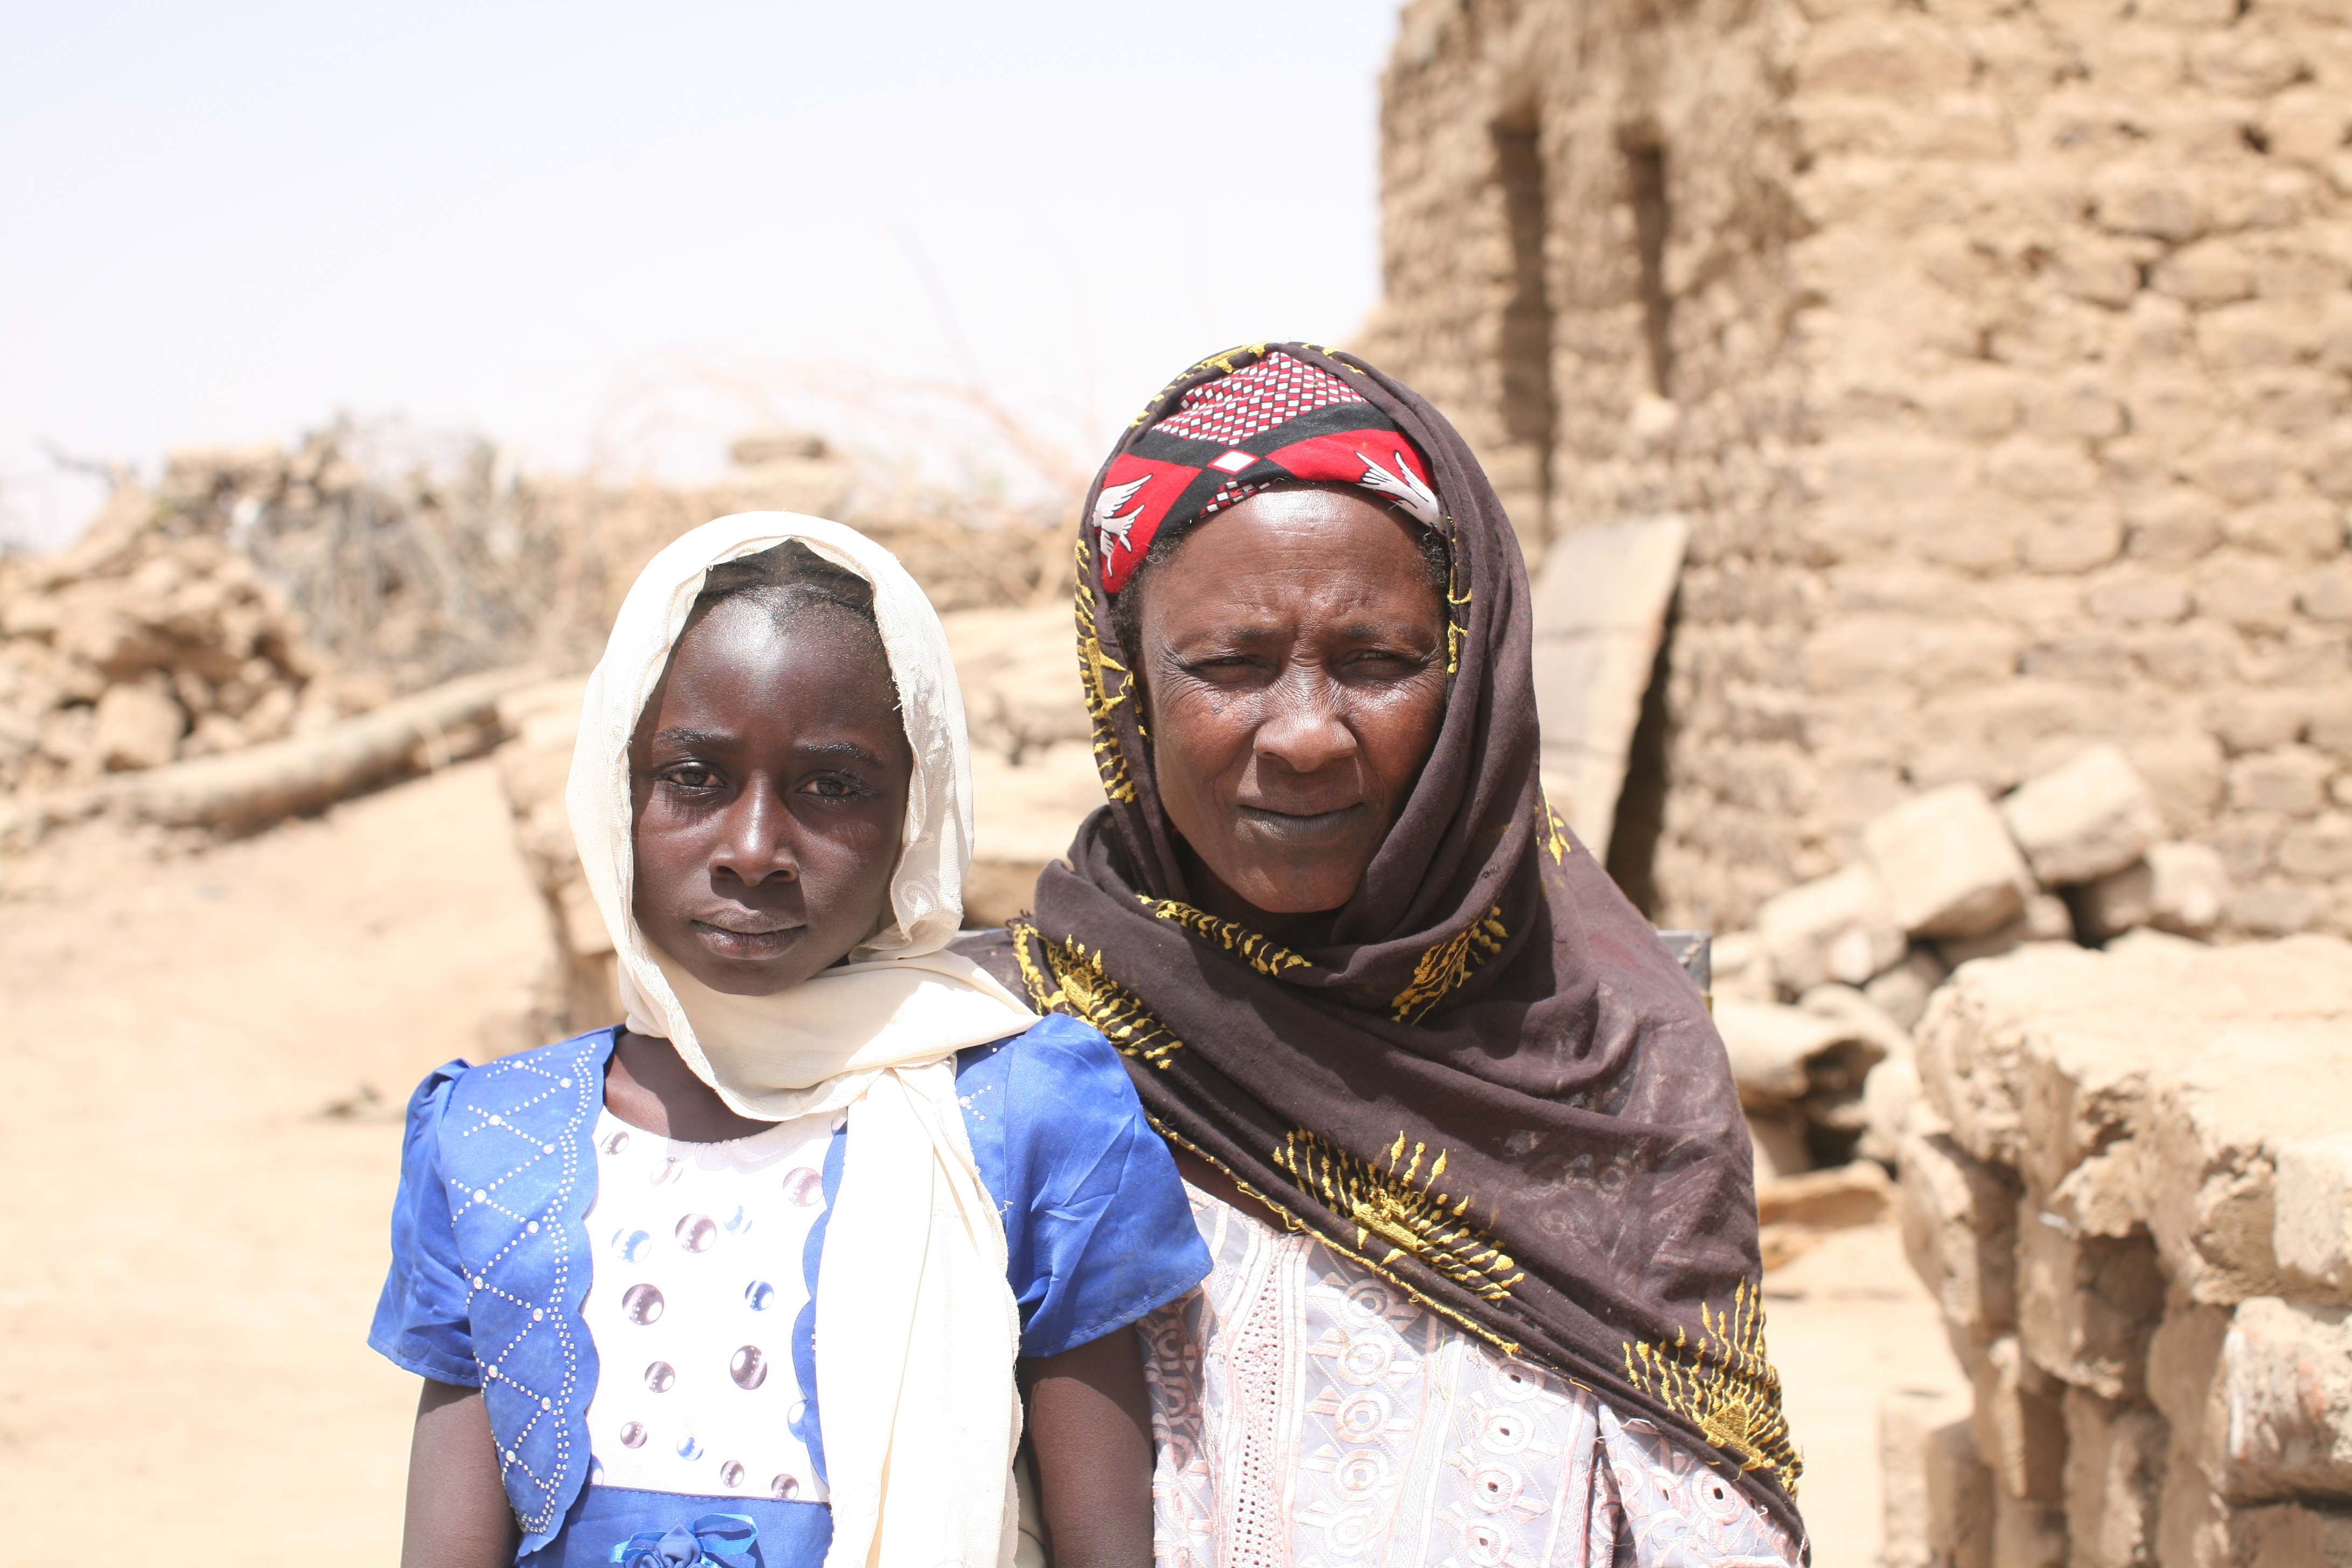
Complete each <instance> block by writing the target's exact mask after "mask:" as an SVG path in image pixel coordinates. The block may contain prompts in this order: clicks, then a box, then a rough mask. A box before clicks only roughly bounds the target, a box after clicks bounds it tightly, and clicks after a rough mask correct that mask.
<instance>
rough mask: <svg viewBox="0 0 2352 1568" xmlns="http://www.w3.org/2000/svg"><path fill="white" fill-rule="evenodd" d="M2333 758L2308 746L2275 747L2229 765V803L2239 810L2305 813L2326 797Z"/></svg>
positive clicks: (2308, 814) (2332, 771)
mask: <svg viewBox="0 0 2352 1568" xmlns="http://www.w3.org/2000/svg"><path fill="white" fill-rule="evenodd" d="M2335 772H2336V760H2335V759H2334V758H2332V757H2330V756H2328V755H2327V754H2326V753H2325V752H2316V751H2314V750H2313V749H2312V748H2310V747H2308V746H2279V747H2276V748H2274V749H2273V750H2271V751H2268V752H2258V753H2256V754H2255V755H2252V756H2250V757H2240V758H2239V759H2238V760H2237V761H2236V762H2234V763H2231V764H2230V804H2231V805H2232V806H2235V807H2237V808H2238V809H2239V810H2242V811H2275V812H2278V813H2280V814H2281V815H2283V816H2312V815H2313V814H2314V813H2315V812H2317V811H2318V810H2319V807H2320V803H2321V802H2323V801H2324V800H2326V798H2327V780H2328V778H2329V776H2330V775H2331V774H2333V773H2335Z"/></svg>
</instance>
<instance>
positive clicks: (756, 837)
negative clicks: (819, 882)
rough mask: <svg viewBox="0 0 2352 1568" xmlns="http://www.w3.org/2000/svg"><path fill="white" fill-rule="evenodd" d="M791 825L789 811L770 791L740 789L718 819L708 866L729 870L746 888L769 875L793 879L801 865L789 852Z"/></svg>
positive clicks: (790, 850) (718, 869)
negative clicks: (717, 827) (740, 791)
mask: <svg viewBox="0 0 2352 1568" xmlns="http://www.w3.org/2000/svg"><path fill="white" fill-rule="evenodd" d="M791 826H792V812H791V811H790V809H788V808H787V807H786V806H785V805H784V803H783V801H782V799H781V798H779V797H778V796H777V795H776V793H775V792H774V791H773V790H771V789H765V788H751V789H746V790H744V791H743V792H742V793H741V794H740V795H737V796H736V797H735V801H734V804H733V805H730V806H729V807H728V809H727V813H726V815H725V816H723V817H722V818H721V819H720V822H719V837H718V839H717V841H716V842H715V843H714V844H713V845H712V846H711V855H710V868H711V869H712V870H713V871H727V872H730V873H731V874H732V875H733V876H735V877H736V878H737V879H740V881H742V882H743V883H744V884H745V885H746V886H748V887H757V886H759V885H760V884H761V882H764V881H767V880H768V879H770V878H781V879H783V880H784V881H787V882H789V881H793V880H795V879H798V878H799V876H800V874H801V868H800V862H799V861H798V860H797V859H796V858H794V857H793V852H792V842H791V841H792V834H791V831H790V829H791Z"/></svg>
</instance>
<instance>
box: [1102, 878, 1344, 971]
mask: <svg viewBox="0 0 2352 1568" xmlns="http://www.w3.org/2000/svg"><path fill="white" fill-rule="evenodd" d="M1135 896H1136V898H1137V899H1138V900H1140V901H1141V903H1142V905H1143V907H1144V908H1145V909H1147V910H1150V911H1151V912H1152V913H1153V914H1155V915H1158V916H1159V917H1160V919H1161V920H1163V921H1175V922H1176V923H1177V924H1178V925H1180V926H1182V927H1183V928H1184V929H1185V930H1186V931H1191V932H1192V934H1193V935H1195V936H1197V937H1200V938H1202V939H1203V940H1204V941H1208V942H1215V943H1216V944H1217V945H1218V946H1219V947H1222V948H1223V949H1224V950H1225V951H1226V952H1231V953H1234V954H1237V955H1239V956H1240V958H1241V959H1242V961H1243V962H1244V963H1247V964H1248V965H1249V966H1250V967H1251V968H1252V969H1255V970H1256V971H1257V972H1258V973H1260V974H1269V975H1275V976H1277V977H1278V976H1279V975H1280V974H1281V973H1282V972H1283V971H1284V970H1286V969H1304V968H1307V961H1306V960H1305V959H1303V958H1301V957H1299V956H1298V955H1297V953H1295V952H1291V951H1290V950H1289V949H1288V948H1286V947H1279V946H1276V944H1275V943H1274V942H1270V941H1268V940H1267V939H1266V938H1265V937H1262V936H1260V935H1258V934H1257V932H1255V931H1252V930H1250V929H1249V928H1248V927H1247V926H1238V925H1235V924H1234V922H1233V921H1221V920H1218V919H1217V918H1216V917H1215V916H1213V915H1210V914H1207V913H1204V912H1203V911H1202V910H1196V909H1194V908H1193V907H1192V905H1190V904H1186V903H1180V902H1178V901H1177V900H1174V899H1155V898H1152V897H1151V896H1150V895H1149V894H1146V893H1138V894H1136V895H1135Z"/></svg>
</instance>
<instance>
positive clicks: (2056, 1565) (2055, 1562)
mask: <svg viewBox="0 0 2352 1568" xmlns="http://www.w3.org/2000/svg"><path fill="white" fill-rule="evenodd" d="M1992 1564H1993V1568H2066V1510H2065V1509H2064V1507H2063V1505H2061V1504H2059V1503H2057V1502H2045V1501H2042V1500H2036V1499H2026V1498H2016V1497H2007V1496H2002V1495H2000V1494H1998V1493H1997V1494H1996V1495H1995V1496H1994V1498H1993V1505H1992Z"/></svg>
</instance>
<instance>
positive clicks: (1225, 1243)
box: [1138, 1184, 1800, 1568]
mask: <svg viewBox="0 0 2352 1568" xmlns="http://www.w3.org/2000/svg"><path fill="white" fill-rule="evenodd" d="M1187 1191H1188V1192H1189V1193H1190V1194H1191V1197H1192V1212H1193V1217H1194V1219H1195V1221H1196V1223H1198V1225H1199V1226H1200V1228H1201V1234H1202V1239H1203V1240H1205V1241H1206V1242H1207V1243H1208V1246H1209V1252H1210V1255H1211V1256H1212V1257H1213V1258H1214V1259H1215V1263H1214V1266H1213V1268H1212V1270H1211V1272H1210V1274H1209V1277H1208V1279H1205V1280H1203V1281H1202V1284H1201V1286H1200V1288H1199V1289H1196V1290H1194V1291H1192V1293H1190V1294H1189V1295H1186V1296H1183V1297H1181V1298H1180V1299H1178V1300H1175V1301H1172V1302H1171V1303H1169V1305H1167V1306H1165V1307H1163V1308H1161V1309H1160V1310H1159V1311H1157V1312H1155V1313H1153V1314H1152V1315H1151V1316H1150V1317H1149V1318H1147V1319H1145V1320H1144V1321H1143V1322H1142V1323H1140V1324H1139V1325H1138V1329H1139V1332H1140V1333H1141V1334H1142V1335H1143V1337H1144V1346H1145V1370H1146V1375H1147V1377H1148V1378H1149V1380H1150V1388H1151V1400H1152V1422H1153V1426H1154V1428H1155V1436H1156V1438H1157V1440H1158V1448H1159V1461H1158V1469H1157V1473H1156V1475H1155V1477H1154V1484H1153V1512H1154V1536H1155V1546H1154V1550H1155V1555H1156V1557H1157V1560H1158V1564H1159V1568H1422V1565H1423V1564H1427V1565H1430V1568H1437V1565H1441V1564H1444V1565H1449V1568H1452V1565H1458V1568H1615V1565H1618V1564H1627V1565H1631V1564H1639V1565H1641V1568H1794V1565H1795V1564H1796V1563H1798V1562H1799V1561H1800V1557H1799V1552H1798V1549H1797V1547H1796V1545H1795V1543H1794V1542H1790V1540H1789V1539H1788V1536H1787V1534H1786V1532H1785V1531H1783V1530H1782V1529H1781V1528H1780V1526H1779V1525H1778V1524H1777V1523H1775V1522H1774V1521H1773V1520H1772V1519H1771V1518H1770V1517H1769V1515H1768V1514H1766V1513H1765V1512H1764V1511H1763V1510H1761V1509H1759V1508H1758V1507H1757V1506H1756V1505H1755V1504H1754V1503H1752V1502H1750V1501H1749V1500H1748V1497H1747V1495H1746V1494H1745V1493H1743V1492H1741V1491H1740V1490H1739V1489H1738V1488H1737V1487H1735V1486H1734V1485H1732V1484H1731V1480H1730V1479H1729V1478H1728V1477H1727V1475H1726V1474H1725V1472H1723V1471H1722V1470H1721V1469H1719V1468H1717V1467H1716V1466H1714V1465H1712V1464H1710V1463H1708V1462H1707V1461H1706V1460H1705V1459H1703V1458H1699V1457H1698V1456H1696V1455H1695V1454H1693V1453H1692V1452H1691V1451H1690V1450H1689V1449H1688V1448H1687V1447H1685V1446H1684V1445H1683V1444H1682V1443H1681V1442H1680V1441H1679V1440H1678V1439H1676V1438H1675V1437H1673V1436H1668V1435H1667V1434H1665V1433H1664V1432H1661V1431H1659V1430H1658V1429H1657V1428H1656V1427H1655V1426H1653V1425H1652V1424H1651V1423H1650V1422H1648V1421H1647V1420H1645V1419H1643V1418H1641V1417H1638V1416H1636V1417H1621V1416H1620V1415H1617V1414H1616V1413H1615V1412H1614V1411H1612V1409H1610V1407H1609V1406H1608V1405H1606V1404H1604V1403H1602V1401H1601V1399H1600V1398H1599V1397H1598V1396H1597V1395H1596V1394H1593V1393H1592V1392H1591V1391H1590V1390H1587V1389H1584V1388H1581V1387H1579V1386H1577V1385H1575V1384H1570V1383H1569V1382H1567V1381H1565V1380H1563V1379H1561V1378H1560V1377H1559V1376H1558V1375H1556V1374H1554V1373H1549V1372H1546V1371H1545V1370H1543V1369H1542V1368H1540V1367H1538V1366H1536V1365H1534V1364H1532V1363H1528V1362H1524V1361H1519V1360H1517V1359H1514V1358H1511V1357H1508V1356H1506V1355H1504V1354H1503V1353H1502V1352H1499V1351H1497V1350H1496V1349H1495V1348H1494V1347H1493V1346H1491V1345H1488V1344H1487V1343H1486V1342H1484V1341H1482V1340H1480V1339H1478V1338H1477V1337H1475V1335H1473V1334H1471V1333H1469V1332H1467V1331H1465V1330H1463V1329H1461V1328H1458V1327H1456V1326H1455V1325H1454V1323H1452V1322H1450V1321H1447V1320H1445V1319H1444V1318H1442V1317H1440V1316H1438V1315H1437V1314H1436V1313H1433V1312H1431V1311H1428V1310H1424V1309H1423V1307H1421V1306H1420V1305H1419V1304H1418V1303H1417V1302H1415V1301H1413V1300H1412V1298H1410V1297H1409V1296H1407V1295H1405V1294H1404V1293H1403V1292H1402V1291H1401V1290H1399V1289H1396V1288H1395V1287H1393V1286H1391V1284H1389V1283H1388V1282H1387V1281H1386V1280H1384V1279H1381V1278H1380V1277H1379V1276H1377V1275H1375V1274H1373V1273H1371V1272H1370V1271H1369V1270H1367V1269H1366V1268H1363V1267H1362V1266H1361V1265H1360V1264H1358V1263H1356V1262H1355V1261H1354V1260H1352V1259H1350V1258H1346V1257H1343V1256H1341V1255H1340V1254H1339V1253H1337V1252H1334V1251H1333V1250H1332V1249H1331V1248H1329V1247H1326V1246H1324V1245H1323V1244H1322V1243H1321V1242H1319V1241H1318V1240H1316V1239H1315V1238H1314V1237H1311V1236H1307V1235H1304V1234H1301V1233H1296V1232H1286V1231H1283V1230H1278V1229H1276V1228H1275V1226H1272V1225H1271V1224H1269V1223H1267V1221H1265V1219H1263V1218H1261V1217H1259V1216H1258V1215H1255V1214H1250V1213H1244V1212H1243V1211H1241V1210H1238V1209H1235V1208H1234V1207H1233V1206H1232V1205H1228V1204H1226V1203H1224V1202H1223V1201H1222V1200H1220V1199H1217V1198H1214V1197H1212V1196H1210V1195H1209V1194H1205V1193H1202V1192H1201V1191H1200V1190H1199V1189H1197V1188H1193V1187H1191V1186H1190V1185H1189V1184H1188V1186H1187Z"/></svg>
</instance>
